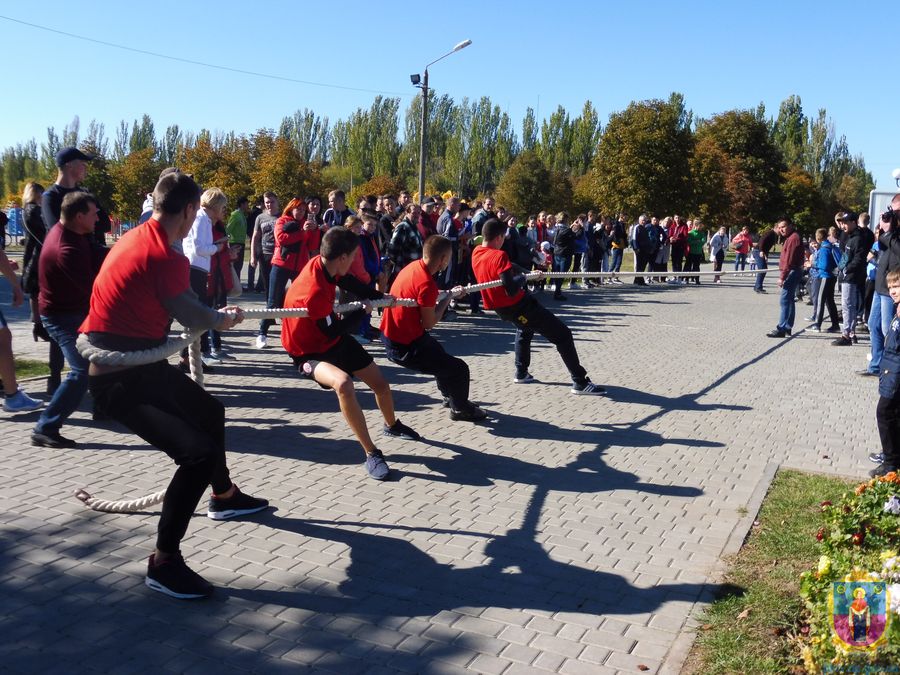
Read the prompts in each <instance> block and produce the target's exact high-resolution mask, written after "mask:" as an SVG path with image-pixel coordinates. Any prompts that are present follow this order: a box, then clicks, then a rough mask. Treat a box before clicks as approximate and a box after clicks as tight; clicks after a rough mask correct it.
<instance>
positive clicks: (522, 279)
mask: <svg viewBox="0 0 900 675" xmlns="http://www.w3.org/2000/svg"><path fill="white" fill-rule="evenodd" d="M505 234H506V225H505V224H504V223H501V222H500V221H499V220H497V219H491V220H489V221H487V222H486V223H485V224H484V228H483V229H482V235H483V237H484V241H483V242H482V244H481V246H478V247H476V248H475V250H474V251H472V269H473V270H474V272H475V279H476V280H477V281H478V283H480V284H482V283H486V282H488V281H496V280H497V279H500V280H501V281H502V282H503V285H502V286H499V287H496V288H488V289H485V290H483V291H481V295H482V298H483V299H484V306H485V308H486V309H493V310H494V311H495V312H497V314H498V315H499V316H500V318H501V319H504V320H506V321H509V322H510V323H513V324H515V326H516V347H515V349H516V375H515V378H514V379H513V382H515V383H516V384H528V383H530V382H534V377H532V375H531V373H529V372H528V367H529V366H530V365H531V339H532V338H533V337H534V334H535V333H539V334H540V335H543V336H544V337H545V338H547V340H549V341H550V342H551V343H553V345H555V346H556V351H558V352H559V355H560V356H561V357H562V360H563V363H565V364H566V368H567V369H568V371H569V374H570V375H571V377H572V390H571V391H572V393H573V394H581V395H586V394H587V395H594V396H596V395H602V394H605V393H606V390H605V389H604V388H603V387H601V386H599V385H596V384H594V383H593V382H591V380H590V378H589V377H588V376H587V372H586V371H585V369H584V368H583V367H582V365H581V362H580V361H579V360H578V352H577V351H576V350H575V340H574V339H573V338H572V331H570V330H569V327H568V326H566V324H564V323H563V322H562V321H560V320H559V319H558V318H557V317H556V316H555V315H554V314H553V313H552V312H550V311H549V310H548V309H546V308H545V307H544V306H543V305H541V303H539V302H538V301H537V300H535V299H534V297H533V296H531V295H530V294H529V293H528V291H527V290H525V286H526V283H527V278H526V276H525V270H522V269H521V268H519V269H514V268H513V266H512V263H510V261H509V256H507V255H506V253H505V252H504V251H503V250H501V247H502V246H503V237H504V235H505Z"/></svg>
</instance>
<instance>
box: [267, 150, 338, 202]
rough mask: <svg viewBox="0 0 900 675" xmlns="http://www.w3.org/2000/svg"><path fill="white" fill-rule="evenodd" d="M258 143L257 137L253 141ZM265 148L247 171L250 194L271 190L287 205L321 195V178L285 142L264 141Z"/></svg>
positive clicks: (322, 186) (322, 188) (323, 188)
mask: <svg viewBox="0 0 900 675" xmlns="http://www.w3.org/2000/svg"><path fill="white" fill-rule="evenodd" d="M256 140H257V142H259V140H260V139H259V135H257V137H256ZM264 142H265V143H266V145H267V147H266V148H265V149H264V150H263V151H262V152H260V153H259V157H258V159H257V161H256V162H255V165H254V166H253V167H252V169H251V171H250V180H251V185H252V191H253V194H262V193H263V192H265V191H266V190H271V191H272V192H274V193H275V194H276V195H278V198H279V199H280V200H281V203H282V204H286V203H287V201H288V200H289V199H292V198H293V197H306V196H307V195H314V194H323V192H324V190H325V186H324V185H323V182H322V177H321V175H320V174H319V172H318V171H316V170H315V168H314V167H313V166H312V165H311V164H307V163H306V162H304V161H303V158H302V157H301V156H300V153H299V151H298V150H297V148H295V147H294V145H293V144H292V143H291V142H290V141H288V140H287V139H285V138H275V139H274V140H271V141H269V140H268V139H267V140H266V141H264Z"/></svg>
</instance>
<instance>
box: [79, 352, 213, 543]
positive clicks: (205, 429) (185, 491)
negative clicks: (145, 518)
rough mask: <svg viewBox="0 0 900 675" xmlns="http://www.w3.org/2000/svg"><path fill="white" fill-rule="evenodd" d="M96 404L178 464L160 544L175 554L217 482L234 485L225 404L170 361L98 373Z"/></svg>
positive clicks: (162, 518) (93, 379)
mask: <svg viewBox="0 0 900 675" xmlns="http://www.w3.org/2000/svg"><path fill="white" fill-rule="evenodd" d="M89 386H90V391H91V395H92V396H93V397H94V400H95V402H96V408H97V409H98V410H99V411H100V412H102V413H104V414H105V415H107V416H109V417H111V418H113V419H114V420H117V421H118V422H121V423H122V424H124V425H125V426H126V427H127V428H128V429H130V430H131V431H133V432H134V433H135V434H137V435H138V436H140V437H141V438H142V439H144V440H145V441H147V443H149V444H150V445H152V446H154V447H156V448H159V449H160V450H162V451H163V452H165V453H166V454H167V455H168V456H169V457H171V458H172V460H173V461H174V462H175V463H176V464H177V465H178V469H176V471H175V475H174V476H173V477H172V481H171V482H170V483H169V486H168V488H167V489H166V497H165V499H164V500H163V505H162V514H161V515H160V517H159V526H158V528H157V538H156V548H158V549H159V550H160V551H162V552H163V553H176V552H177V551H178V550H179V545H180V543H181V540H182V539H183V538H184V534H185V532H187V527H188V523H190V521H191V516H192V515H193V513H194V509H196V508H197V503H198V502H199V501H200V497H201V496H202V495H203V491H204V490H206V486H207V485H212V490H213V492H214V493H215V494H222V493H223V492H226V491H227V490H228V489H229V488H230V487H231V479H230V478H229V476H228V467H227V466H226V464H225V407H224V406H223V405H222V404H221V403H220V402H219V401H218V400H216V399H215V398H213V397H212V396H211V395H210V394H208V393H207V392H206V391H205V390H204V389H203V387H201V386H200V385H198V384H197V383H196V382H194V381H193V380H192V379H191V378H189V377H188V376H187V375H184V374H183V373H181V372H179V371H178V369H177V368H174V367H173V366H170V365H169V364H168V363H166V362H165V361H159V362H157V363H151V364H149V365H146V366H138V367H136V368H129V369H128V370H123V371H119V372H117V373H110V374H107V375H94V376H91V378H90V385H89Z"/></svg>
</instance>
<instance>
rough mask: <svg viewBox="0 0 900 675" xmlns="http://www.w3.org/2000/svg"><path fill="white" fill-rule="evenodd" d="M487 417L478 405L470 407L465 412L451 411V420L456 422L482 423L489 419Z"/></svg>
mask: <svg viewBox="0 0 900 675" xmlns="http://www.w3.org/2000/svg"><path fill="white" fill-rule="evenodd" d="M487 416H488V414H487V413H486V412H485V411H484V410H482V409H481V408H479V407H478V406H477V405H470V406H469V407H468V408H466V409H465V410H452V409H451V410H450V419H451V420H454V421H456V422H480V421H481V420H484V419H487Z"/></svg>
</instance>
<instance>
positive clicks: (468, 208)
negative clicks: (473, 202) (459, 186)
mask: <svg viewBox="0 0 900 675" xmlns="http://www.w3.org/2000/svg"><path fill="white" fill-rule="evenodd" d="M459 210H460V211H471V210H472V207H471V206H469V205H468V204H466V203H465V202H460V203H459Z"/></svg>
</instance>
